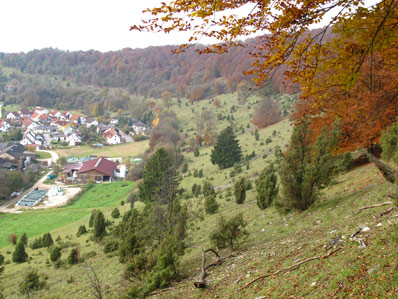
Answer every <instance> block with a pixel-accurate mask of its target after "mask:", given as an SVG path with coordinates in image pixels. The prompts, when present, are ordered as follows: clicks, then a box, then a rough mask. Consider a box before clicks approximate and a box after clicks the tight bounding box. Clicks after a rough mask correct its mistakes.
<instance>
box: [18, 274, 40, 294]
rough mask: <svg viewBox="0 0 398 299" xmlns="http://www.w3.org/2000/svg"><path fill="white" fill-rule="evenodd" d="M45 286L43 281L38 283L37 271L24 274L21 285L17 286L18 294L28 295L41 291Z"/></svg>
mask: <svg viewBox="0 0 398 299" xmlns="http://www.w3.org/2000/svg"><path fill="white" fill-rule="evenodd" d="M45 286H46V282H45V281H40V276H39V274H37V270H32V271H29V272H28V273H26V274H25V276H24V278H23V281H22V283H21V284H20V285H19V292H20V293H21V294H22V295H25V294H30V293H31V291H37V290H41V289H43V288H44V287H45Z"/></svg>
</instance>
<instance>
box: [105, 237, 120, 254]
mask: <svg viewBox="0 0 398 299" xmlns="http://www.w3.org/2000/svg"><path fill="white" fill-rule="evenodd" d="M118 249H119V242H118V241H117V240H109V241H108V242H106V244H105V246H104V253H111V252H114V251H116V250H118Z"/></svg>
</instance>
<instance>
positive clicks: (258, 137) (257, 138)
mask: <svg viewBox="0 0 398 299" xmlns="http://www.w3.org/2000/svg"><path fill="white" fill-rule="evenodd" d="M254 137H255V138H256V141H259V140H260V134H259V133H258V130H257V129H256V131H254Z"/></svg>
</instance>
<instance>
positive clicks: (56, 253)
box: [50, 246, 62, 262]
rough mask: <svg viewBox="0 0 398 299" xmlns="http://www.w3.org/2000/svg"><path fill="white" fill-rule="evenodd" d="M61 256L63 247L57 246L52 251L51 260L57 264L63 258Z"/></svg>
mask: <svg viewBox="0 0 398 299" xmlns="http://www.w3.org/2000/svg"><path fill="white" fill-rule="evenodd" d="M61 255H62V252H61V247H58V246H56V247H54V248H53V250H51V254H50V260H51V261H52V262H57V261H58V260H59V259H60V258H61Z"/></svg>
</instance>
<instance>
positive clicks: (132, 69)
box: [0, 40, 297, 100]
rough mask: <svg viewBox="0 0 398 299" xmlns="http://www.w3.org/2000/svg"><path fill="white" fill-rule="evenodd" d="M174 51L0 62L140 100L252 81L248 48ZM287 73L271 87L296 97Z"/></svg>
mask: <svg viewBox="0 0 398 299" xmlns="http://www.w3.org/2000/svg"><path fill="white" fill-rule="evenodd" d="M250 42H254V41H253V40H252V41H250ZM174 48H175V47H174V46H162V47H149V48H145V49H129V48H126V49H123V50H121V51H115V52H106V53H101V52H99V51H94V50H90V51H86V52H83V51H76V52H69V51H60V50H57V49H51V48H49V49H43V50H34V51H31V52H28V53H26V54H25V53H15V54H5V53H0V60H2V64H3V66H5V67H14V68H17V69H18V70H20V71H21V72H25V73H30V74H43V75H50V76H58V77H59V79H63V80H69V81H71V82H72V83H75V84H79V85H96V86H99V87H123V88H126V89H127V90H128V92H129V93H130V94H136V95H140V96H153V97H160V96H161V95H162V93H163V92H164V91H169V92H170V93H171V94H172V95H173V96H175V97H187V98H190V99H191V100H200V99H202V98H205V97H208V96H213V95H217V94H222V93H226V92H234V91H236V89H237V86H238V84H239V83H240V82H242V81H246V82H250V79H251V78H250V77H248V76H245V75H244V74H243V71H245V70H249V69H250V66H251V64H252V62H253V58H252V57H251V56H250V54H249V49H248V48H245V47H239V48H231V49H230V51H229V53H226V54H224V55H217V54H203V55H199V54H197V53H196V52H195V48H191V49H189V50H188V51H187V52H185V53H181V54H178V55H177V54H172V53H171V50H172V49H174ZM282 73H283V70H279V71H278V72H277V73H276V74H275V76H274V77H273V79H272V82H271V85H270V86H269V87H270V88H271V89H272V92H286V91H287V92H289V91H291V92H297V87H295V88H294V89H292V90H289V87H288V89H287V90H286V86H285V85H284V84H283V80H282ZM248 84H250V83H248ZM290 89H291V87H290Z"/></svg>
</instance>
